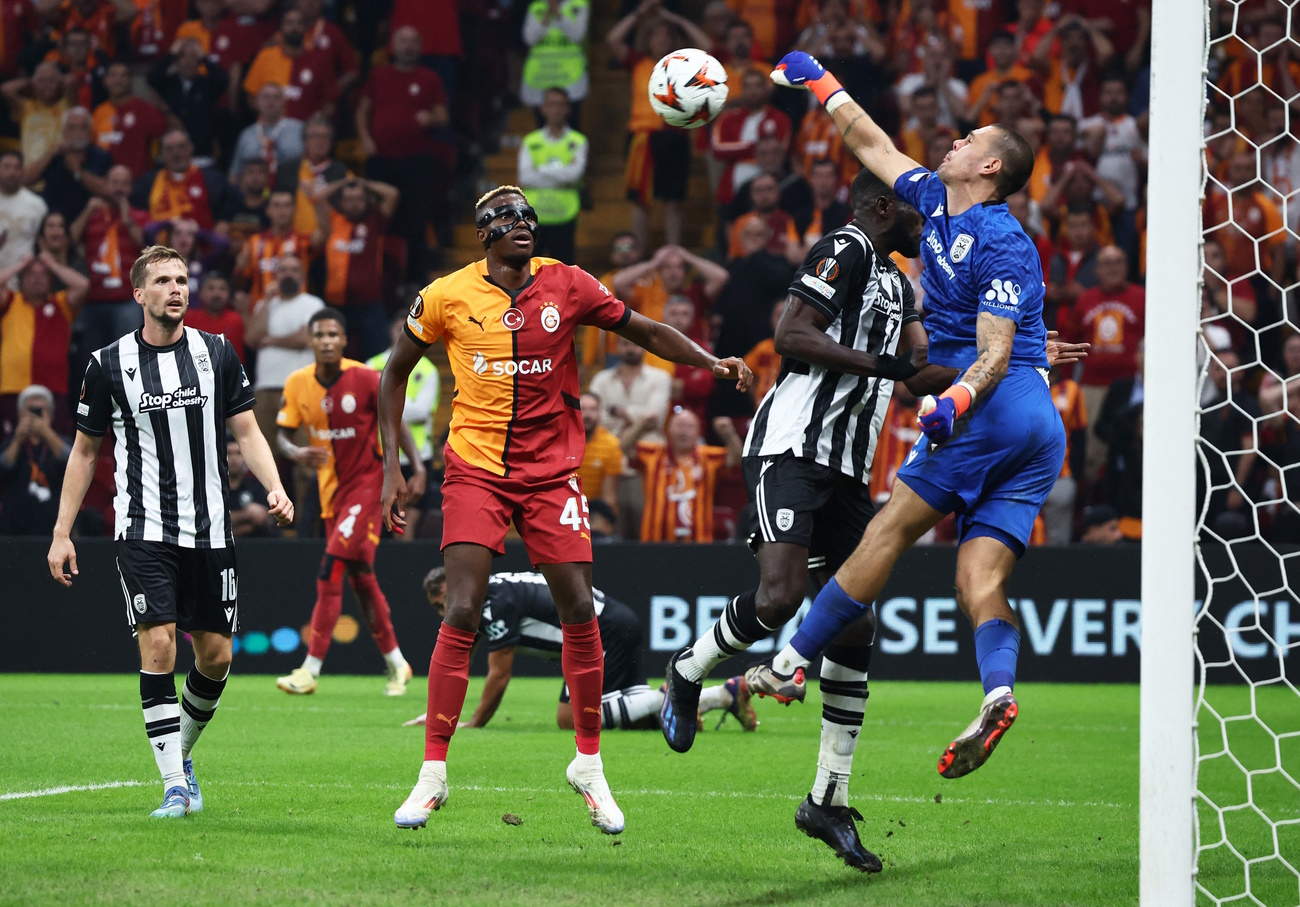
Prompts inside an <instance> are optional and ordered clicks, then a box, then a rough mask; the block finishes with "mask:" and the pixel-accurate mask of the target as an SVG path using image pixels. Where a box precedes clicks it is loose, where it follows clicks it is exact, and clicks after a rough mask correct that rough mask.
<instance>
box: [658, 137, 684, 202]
mask: <svg viewBox="0 0 1300 907" xmlns="http://www.w3.org/2000/svg"><path fill="white" fill-rule="evenodd" d="M650 157H651V159H652V160H653V161H654V186H655V188H654V196H655V198H657V199H659V200H660V201H665V202H675V201H681V200H682V199H684V198H686V188H687V184H688V183H689V182H690V178H691V137H690V135H689V134H688V133H687V132H686V130H684V129H660V130H658V131H657V132H652V133H650Z"/></svg>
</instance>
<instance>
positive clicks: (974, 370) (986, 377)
mask: <svg viewBox="0 0 1300 907" xmlns="http://www.w3.org/2000/svg"><path fill="white" fill-rule="evenodd" d="M1015 338H1016V323H1015V322H1014V321H1012V320H1011V319H1010V318H999V317H998V316H997V315H991V314H989V313H988V312H980V313H979V317H978V318H976V320H975V351H976V355H975V364H974V365H972V366H971V367H970V368H968V369H966V374H965V375H963V376H962V379H961V380H962V381H964V382H965V383H966V384H969V385H970V386H971V387H972V388H974V389H975V398H976V399H977V400H979V399H983V398H984V397H985V396H986V395H987V394H988V393H989V392H990V391H992V390H993V389H994V388H995V387H997V386H998V384H999V383H1001V381H1002V379H1003V378H1005V377H1006V376H1007V367H1008V366H1010V364H1011V344H1012V341H1014V340H1015Z"/></svg>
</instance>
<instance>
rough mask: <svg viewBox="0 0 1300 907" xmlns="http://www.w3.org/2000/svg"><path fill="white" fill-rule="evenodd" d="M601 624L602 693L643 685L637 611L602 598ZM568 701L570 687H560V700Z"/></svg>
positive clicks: (598, 624)
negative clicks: (603, 675) (603, 605)
mask: <svg viewBox="0 0 1300 907" xmlns="http://www.w3.org/2000/svg"><path fill="white" fill-rule="evenodd" d="M596 624H597V626H599V627H600V644H601V645H602V646H603V647H604V648H605V684H604V686H603V687H602V689H601V693H602V694H603V693H612V692H614V691H615V690H626V689H627V688H628V687H635V686H643V685H644V684H645V674H644V673H642V671H641V621H639V620H637V618H636V612H634V611H633V610H632V609H631V608H629V607H628V606H627V605H625V604H623V603H622V602H621V601H617V600H616V599H612V598H607V599H605V608H604V610H602V611H601V612H600V615H599V616H598V617H597V618H596ZM568 701H569V687H568V685H567V684H566V685H565V686H564V688H563V689H561V690H560V702H568Z"/></svg>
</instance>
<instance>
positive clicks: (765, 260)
mask: <svg viewBox="0 0 1300 907" xmlns="http://www.w3.org/2000/svg"><path fill="white" fill-rule="evenodd" d="M738 233H739V236H740V251H741V256H740V257H738V258H733V259H732V260H731V261H729V262H727V273H728V277H729V279H728V280H727V282H726V284H724V286H723V290H722V292H721V293H719V294H718V299H717V301H716V302H715V303H714V304H713V309H712V312H711V318H712V320H713V323H714V324H715V325H716V326H717V331H716V338H715V341H714V351H715V354H716V355H724V356H743V355H745V353H747V352H749V351H750V350H751V349H753V347H754V344H756V343H757V342H758V341H760V340H762V339H763V338H764V337H765V336H767V320H766V319H765V317H764V316H765V315H767V313H768V307H769V306H771V304H772V300H774V299H785V295H786V294H785V291H786V289H787V288H788V287H789V286H790V281H791V279H793V277H794V271H795V266H794V265H792V264H791V263H790V261H789V260H788V259H787V258H786V257H785V256H784V255H775V254H773V253H772V252H771V251H770V250H769V248H768V247H769V245H770V242H771V235H772V231H771V228H770V227H769V226H768V225H767V223H766V222H765V221H763V220H760V219H755V220H750V221H748V222H747V223H746V224H745V225H744V226H743V227H741V228H740V230H739V231H738ZM721 350H729V352H727V353H722V352H720V351H721ZM719 393H722V394H725V393H726V389H725V388H724V387H722V386H719ZM736 398H737V399H738V400H744V399H745V398H744V397H742V396H741V395H740V394H739V392H737V393H736ZM716 411H717V410H715V412H716ZM725 412H727V414H728V415H739V413H735V412H732V411H730V410H726V411H725ZM745 412H746V413H747V412H748V410H745Z"/></svg>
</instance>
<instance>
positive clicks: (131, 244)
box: [68, 164, 149, 350]
mask: <svg viewBox="0 0 1300 907" xmlns="http://www.w3.org/2000/svg"><path fill="white" fill-rule="evenodd" d="M106 183H107V191H106V192H105V193H104V195H103V196H96V197H95V198H92V199H91V200H90V201H89V202H88V203H87V204H86V207H85V209H83V210H82V212H81V214H80V215H78V217H77V219H76V220H74V221H73V222H72V225H71V226H70V227H69V228H68V232H69V234H70V237H71V239H72V241H73V242H74V243H78V244H79V245H80V246H81V247H82V248H83V249H84V250H85V256H86V262H87V263H88V264H89V268H88V271H89V275H90V288H89V297H88V300H87V301H88V305H87V306H86V309H85V311H84V312H83V313H82V316H81V326H82V329H83V331H84V332H85V345H86V347H87V348H88V350H97V349H100V348H101V347H105V346H108V344H110V343H112V342H113V341H114V340H116V339H117V338H118V337H121V336H122V335H124V334H126V333H128V332H130V331H132V330H134V329H135V328H137V327H139V326H140V324H141V321H142V316H141V310H140V304H139V303H137V302H136V301H135V297H134V295H133V294H132V292H131V265H132V264H134V263H135V260H136V258H137V257H139V255H140V250H141V249H143V248H144V232H143V227H144V225H145V224H146V223H148V220H149V215H148V213H147V212H145V211H141V210H140V209H139V208H134V207H132V206H131V171H130V169H128V168H127V167H125V166H123V165H121V164H118V165H115V166H114V167H113V168H112V169H111V170H109V171H108V177H107V179H106Z"/></svg>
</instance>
